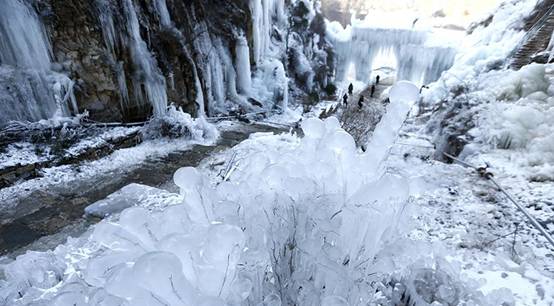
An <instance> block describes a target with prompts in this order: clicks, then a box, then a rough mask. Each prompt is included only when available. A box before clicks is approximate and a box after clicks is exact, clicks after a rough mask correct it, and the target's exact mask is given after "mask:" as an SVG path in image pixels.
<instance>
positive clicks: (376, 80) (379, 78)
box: [375, 75, 381, 85]
mask: <svg viewBox="0 0 554 306" xmlns="http://www.w3.org/2000/svg"><path fill="white" fill-rule="evenodd" d="M380 80H381V76H380V75H377V77H375V85H379V81H380Z"/></svg>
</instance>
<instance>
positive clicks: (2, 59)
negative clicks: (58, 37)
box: [0, 0, 78, 125]
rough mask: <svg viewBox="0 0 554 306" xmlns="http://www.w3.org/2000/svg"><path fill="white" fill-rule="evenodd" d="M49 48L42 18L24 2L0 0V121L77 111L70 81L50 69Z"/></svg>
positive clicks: (36, 117) (66, 113)
mask: <svg viewBox="0 0 554 306" xmlns="http://www.w3.org/2000/svg"><path fill="white" fill-rule="evenodd" d="M50 57H51V48H50V43H49V41H48V38H47V36H46V33H45V30H44V27H43V25H42V22H41V20H40V19H39V17H38V16H37V14H36V12H35V11H34V9H33V8H32V7H31V6H30V4H28V3H27V2H24V1H21V0H6V1H3V2H2V3H0V65H1V66H0V84H1V85H2V87H3V88H4V89H5V90H2V91H0V105H1V106H2V110H3V111H2V112H1V113H0V125H3V124H4V123H6V122H8V121H9V120H29V121H38V120H40V119H47V118H51V117H54V116H57V117H61V116H68V115H70V114H71V112H73V113H74V114H77V113H78V109H77V105H76V101H75V98H74V96H73V84H74V83H73V81H71V80H70V79H69V78H68V77H67V76H65V75H63V74H60V73H56V72H53V71H50V66H51V59H50Z"/></svg>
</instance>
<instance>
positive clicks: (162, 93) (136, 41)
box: [124, 0, 168, 116]
mask: <svg viewBox="0 0 554 306" xmlns="http://www.w3.org/2000/svg"><path fill="white" fill-rule="evenodd" d="M124 8H125V17H126V18H127V28H128V35H129V37H128V41H127V44H128V46H129V51H130V52H131V58H132V60H133V64H134V65H135V66H136V68H137V69H138V71H137V73H136V74H135V75H134V76H133V94H134V97H135V99H136V100H137V101H142V103H143V104H146V103H148V102H150V104H151V105H152V107H153V109H154V116H160V115H163V114H165V112H166V108H167V93H166V88H165V78H164V76H163V75H162V74H161V72H160V71H159V68H158V65H157V63H156V60H155V58H154V57H153V56H152V54H151V53H150V51H149V50H148V46H147V45H146V43H145V42H144V40H143V39H142V37H141V36H140V27H139V22H138V17H137V13H136V11H135V7H134V5H133V1H131V0H126V1H125V3H124ZM162 16H164V15H162ZM165 17H166V19H167V18H168V15H165ZM162 20H164V18H162ZM166 21H167V20H166Z"/></svg>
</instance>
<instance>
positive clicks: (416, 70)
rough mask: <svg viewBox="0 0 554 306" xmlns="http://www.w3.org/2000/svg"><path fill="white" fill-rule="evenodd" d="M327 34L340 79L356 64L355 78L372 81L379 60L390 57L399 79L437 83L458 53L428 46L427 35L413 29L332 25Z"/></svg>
mask: <svg viewBox="0 0 554 306" xmlns="http://www.w3.org/2000/svg"><path fill="white" fill-rule="evenodd" d="M328 34H329V36H330V38H331V40H332V41H333V45H334V46H335V50H336V53H337V79H338V80H344V79H345V78H346V74H347V71H348V68H349V67H350V66H351V64H354V66H355V69H356V79H357V80H359V81H362V82H366V83H367V82H369V80H370V78H371V73H372V69H373V66H374V64H375V63H374V61H375V59H376V57H377V56H378V55H380V54H387V55H388V56H392V57H394V58H395V60H396V62H397V65H396V67H397V68H398V69H397V71H396V73H397V75H396V77H397V79H398V80H409V81H412V82H415V83H417V84H427V83H429V82H433V81H436V80H437V79H438V78H439V77H440V75H441V73H442V72H443V71H445V70H447V69H449V68H450V67H451V66H452V64H453V62H454V57H455V54H456V51H455V50H454V49H452V48H443V47H429V46H426V41H427V37H428V35H429V34H428V33H427V32H422V31H415V30H411V29H384V28H369V27H362V26H354V27H352V26H348V27H347V28H346V29H343V28H342V26H340V25H339V24H338V23H336V22H333V23H330V24H329V26H328Z"/></svg>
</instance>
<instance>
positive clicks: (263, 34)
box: [249, 0, 285, 65]
mask: <svg viewBox="0 0 554 306" xmlns="http://www.w3.org/2000/svg"><path fill="white" fill-rule="evenodd" d="M249 4H250V12H251V14H252V30H253V43H254V47H253V48H254V50H253V51H254V63H255V64H256V65H259V64H261V63H262V62H263V60H264V59H265V58H266V57H267V56H268V54H269V52H270V51H271V36H270V33H271V30H272V29H273V19H274V18H275V19H276V20H277V22H283V21H284V19H285V13H284V1H283V0H250V2H249Z"/></svg>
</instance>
